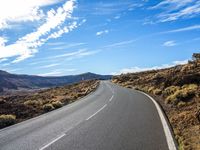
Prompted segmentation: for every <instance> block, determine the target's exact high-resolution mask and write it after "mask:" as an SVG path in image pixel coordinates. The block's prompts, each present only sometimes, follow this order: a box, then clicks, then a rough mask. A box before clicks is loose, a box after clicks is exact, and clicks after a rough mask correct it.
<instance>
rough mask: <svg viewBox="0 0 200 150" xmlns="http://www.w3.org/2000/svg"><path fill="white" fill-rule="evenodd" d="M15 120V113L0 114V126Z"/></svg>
mask: <svg viewBox="0 0 200 150" xmlns="http://www.w3.org/2000/svg"><path fill="white" fill-rule="evenodd" d="M15 122H16V116H15V115H0V128H3V127H6V126H9V125H12V124H14V123H15Z"/></svg>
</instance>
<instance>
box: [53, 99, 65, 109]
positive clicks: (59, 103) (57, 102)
mask: <svg viewBox="0 0 200 150" xmlns="http://www.w3.org/2000/svg"><path fill="white" fill-rule="evenodd" d="M51 104H52V105H53V107H54V108H60V107H62V106H63V103H61V102H60V101H55V102H52V103H51Z"/></svg>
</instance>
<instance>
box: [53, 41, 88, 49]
mask: <svg viewBox="0 0 200 150" xmlns="http://www.w3.org/2000/svg"><path fill="white" fill-rule="evenodd" d="M51 44H53V43H51ZM85 44H86V43H69V44H66V43H62V44H59V43H58V44H56V43H54V45H61V46H56V47H53V48H51V49H53V50H64V49H68V48H72V47H76V46H81V45H85Z"/></svg>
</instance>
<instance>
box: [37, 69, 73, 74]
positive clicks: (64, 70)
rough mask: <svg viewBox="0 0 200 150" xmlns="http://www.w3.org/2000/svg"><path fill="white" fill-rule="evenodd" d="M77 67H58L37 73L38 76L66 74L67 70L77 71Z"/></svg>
mask: <svg viewBox="0 0 200 150" xmlns="http://www.w3.org/2000/svg"><path fill="white" fill-rule="evenodd" d="M75 71H77V69H74V68H71V69H56V70H53V71H51V72H47V73H41V74H37V75H38V76H62V75H65V73H66V72H75Z"/></svg>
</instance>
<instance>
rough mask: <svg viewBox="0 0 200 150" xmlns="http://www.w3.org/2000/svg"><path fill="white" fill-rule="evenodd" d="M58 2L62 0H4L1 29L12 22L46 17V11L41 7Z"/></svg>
mask: <svg viewBox="0 0 200 150" xmlns="http://www.w3.org/2000/svg"><path fill="white" fill-rule="evenodd" d="M58 2H60V0H58V1H55V0H5V1H3V0H2V1H0V29H3V28H7V27H8V26H9V24H10V23H15V22H21V21H34V20H40V19H41V18H42V17H44V12H43V11H42V9H40V8H41V7H43V6H47V5H52V4H54V3H58Z"/></svg>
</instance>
